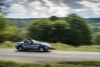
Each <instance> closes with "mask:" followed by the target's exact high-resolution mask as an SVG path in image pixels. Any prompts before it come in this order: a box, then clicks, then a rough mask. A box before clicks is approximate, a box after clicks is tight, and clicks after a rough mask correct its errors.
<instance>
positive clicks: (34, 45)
mask: <svg viewBox="0 0 100 67" xmlns="http://www.w3.org/2000/svg"><path fill="white" fill-rule="evenodd" d="M15 48H16V49H18V51H28V50H39V51H41V52H43V51H48V50H50V49H51V46H50V45H49V44H48V43H40V42H37V41H36V40H34V39H30V40H25V41H24V42H17V43H16V45H15Z"/></svg>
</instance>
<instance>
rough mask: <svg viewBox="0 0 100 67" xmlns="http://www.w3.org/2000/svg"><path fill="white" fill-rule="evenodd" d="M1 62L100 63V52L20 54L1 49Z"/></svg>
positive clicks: (35, 52)
mask: <svg viewBox="0 0 100 67" xmlns="http://www.w3.org/2000/svg"><path fill="white" fill-rule="evenodd" d="M0 60H13V61H18V62H19V61H20V62H29V63H30V62H31V63H35V62H36V63H37V62H45V61H48V62H56V61H100V52H75V51H49V52H38V51H28V52H19V51H17V50H16V49H0Z"/></svg>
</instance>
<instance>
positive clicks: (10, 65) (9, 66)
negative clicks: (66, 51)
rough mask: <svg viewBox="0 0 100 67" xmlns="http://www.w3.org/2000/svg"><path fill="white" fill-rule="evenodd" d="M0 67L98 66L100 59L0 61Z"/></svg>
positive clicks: (99, 66)
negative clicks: (33, 61) (54, 61)
mask: <svg viewBox="0 0 100 67" xmlns="http://www.w3.org/2000/svg"><path fill="white" fill-rule="evenodd" d="M0 67H100V61H72V62H71V61H70V62H58V63H52V62H46V63H42V64H32V63H18V62H13V61H0Z"/></svg>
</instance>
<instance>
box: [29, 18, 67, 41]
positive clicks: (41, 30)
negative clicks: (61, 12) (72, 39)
mask: <svg viewBox="0 0 100 67" xmlns="http://www.w3.org/2000/svg"><path fill="white" fill-rule="evenodd" d="M68 29H69V24H68V23H67V22H66V21H63V20H56V21H54V22H53V21H50V20H49V19H38V20H35V21H33V22H32V23H31V24H30V26H29V28H28V31H29V33H28V35H29V37H30V38H34V39H37V40H41V41H49V42H65V41H67V40H66V39H68V38H66V36H67V33H68V31H67V30H68Z"/></svg>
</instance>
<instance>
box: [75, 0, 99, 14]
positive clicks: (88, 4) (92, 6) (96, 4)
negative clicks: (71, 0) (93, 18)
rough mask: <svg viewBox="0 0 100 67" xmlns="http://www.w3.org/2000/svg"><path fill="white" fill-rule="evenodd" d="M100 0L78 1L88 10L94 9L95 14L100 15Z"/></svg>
mask: <svg viewBox="0 0 100 67" xmlns="http://www.w3.org/2000/svg"><path fill="white" fill-rule="evenodd" d="M98 1H99V0H96V1H93V0H82V1H78V2H76V3H78V4H80V5H83V9H84V10H86V11H92V12H93V13H94V14H97V15H100V2H98Z"/></svg>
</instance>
